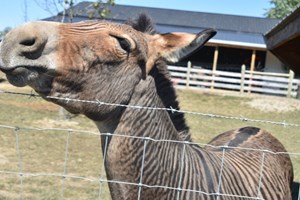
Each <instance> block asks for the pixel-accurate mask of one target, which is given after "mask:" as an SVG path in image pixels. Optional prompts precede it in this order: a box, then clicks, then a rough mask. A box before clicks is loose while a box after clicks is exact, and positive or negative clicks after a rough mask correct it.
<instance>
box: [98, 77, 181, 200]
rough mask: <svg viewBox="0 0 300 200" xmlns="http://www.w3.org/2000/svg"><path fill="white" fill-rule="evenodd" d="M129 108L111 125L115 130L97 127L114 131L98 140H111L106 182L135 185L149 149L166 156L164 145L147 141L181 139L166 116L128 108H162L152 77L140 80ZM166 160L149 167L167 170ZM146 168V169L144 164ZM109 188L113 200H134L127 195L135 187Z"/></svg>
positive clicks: (165, 113)
mask: <svg viewBox="0 0 300 200" xmlns="http://www.w3.org/2000/svg"><path fill="white" fill-rule="evenodd" d="M128 106H129V107H127V108H125V110H124V111H123V113H122V115H121V117H120V119H119V120H118V123H117V124H114V125H115V126H110V125H111V124H106V123H105V122H101V123H96V124H97V125H98V127H99V129H100V131H104V130H105V131H109V130H112V131H113V132H112V133H113V134H112V136H110V137H108V136H102V138H101V139H102V141H103V140H104V139H106V138H110V142H109V145H108V146H106V149H107V152H106V160H105V168H106V173H107V178H108V179H109V180H118V181H123V182H129V183H134V184H136V183H139V181H141V180H140V177H141V176H140V171H141V169H142V163H143V161H142V158H143V157H147V158H148V159H149V149H152V148H154V149H156V150H155V151H157V150H158V149H160V150H161V151H162V152H165V150H164V148H165V147H166V145H164V144H165V143H164V142H153V141H152V140H147V138H152V139H156V140H163V139H164V140H181V138H180V136H179V134H178V133H177V130H176V128H175V126H174V125H173V123H172V120H171V119H170V116H169V114H168V113H167V112H166V111H165V110H153V109H147V108H140V109H137V108H132V107H131V106H140V107H148V108H150V107H151V108H162V107H164V104H163V103H162V101H161V99H160V98H159V96H158V94H157V92H156V90H155V83H154V80H153V78H152V77H148V78H147V79H146V80H141V82H140V83H139V84H138V85H137V86H136V88H135V91H134V93H133V95H132V97H131V100H130V102H129V104H128ZM137 137H139V138H137ZM145 141H148V142H149V143H148V147H149V149H148V147H147V150H146V151H147V153H146V154H147V155H144V153H143V150H144V149H145ZM103 144H104V142H102V148H103ZM167 146H168V145H167ZM104 148H105V147H104ZM168 160H169V159H168V158H167V159H166V157H164V158H163V155H159V156H156V159H155V160H153V161H152V164H153V163H154V162H155V163H156V164H157V165H162V166H167V164H164V162H167V161H168ZM145 162H146V161H145ZM147 162H149V161H147ZM147 166H149V165H148V164H147ZM146 169H147V168H145V170H146ZM157 177H159V175H158V176H157ZM157 177H155V178H157ZM155 181H157V180H155ZM109 186H110V190H111V194H112V197H113V199H114V200H115V199H121V198H120V197H124V199H136V198H131V197H129V196H128V195H130V194H131V195H133V194H137V187H134V186H130V185H124V184H115V183H111V184H109ZM129 191H131V193H130V192H129ZM132 191H135V192H132Z"/></svg>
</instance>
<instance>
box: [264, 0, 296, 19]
mask: <svg viewBox="0 0 300 200" xmlns="http://www.w3.org/2000/svg"><path fill="white" fill-rule="evenodd" d="M299 3H300V0H271V1H270V4H271V5H273V7H271V8H270V9H269V10H268V11H267V12H266V13H265V16H267V17H269V18H277V19H283V18H284V17H285V16H287V15H288V14H290V13H291V12H292V11H293V10H294V9H295V8H296V7H297V6H298V5H299Z"/></svg>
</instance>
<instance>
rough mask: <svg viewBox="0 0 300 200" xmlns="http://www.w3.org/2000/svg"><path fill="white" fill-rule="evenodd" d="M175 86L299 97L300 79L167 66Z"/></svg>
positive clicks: (282, 75) (246, 71) (291, 76)
mask: <svg viewBox="0 0 300 200" xmlns="http://www.w3.org/2000/svg"><path fill="white" fill-rule="evenodd" d="M168 69H169V70H170V73H171V77H172V80H173V82H174V84H175V86H176V87H179V88H180V87H181V88H182V87H185V88H191V89H198V90H208V89H209V90H214V89H221V90H230V91H236V92H240V93H241V94H243V93H248V94H249V93H259V94H266V95H278V96H287V97H296V96H297V95H298V88H299V84H300V80H297V79H294V73H293V72H292V71H290V72H289V73H288V74H283V73H267V72H256V71H249V70H246V68H245V65H243V66H242V70H241V72H240V73H237V72H225V71H217V70H215V71H213V70H208V69H203V68H201V67H197V66H192V64H191V63H190V62H189V63H188V65H187V67H179V66H168Z"/></svg>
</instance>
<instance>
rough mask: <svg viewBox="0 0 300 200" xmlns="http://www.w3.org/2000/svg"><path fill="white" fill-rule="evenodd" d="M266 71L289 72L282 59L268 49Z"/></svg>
mask: <svg viewBox="0 0 300 200" xmlns="http://www.w3.org/2000/svg"><path fill="white" fill-rule="evenodd" d="M264 71H265V72H276V73H288V71H287V69H285V68H284V65H283V64H282V62H280V60H279V59H278V58H277V57H276V56H274V54H272V53H271V52H270V51H267V56H266V64H265V70H264Z"/></svg>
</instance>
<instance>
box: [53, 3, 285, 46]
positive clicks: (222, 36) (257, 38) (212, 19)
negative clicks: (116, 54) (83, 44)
mask: <svg viewBox="0 0 300 200" xmlns="http://www.w3.org/2000/svg"><path fill="white" fill-rule="evenodd" d="M107 7H108V8H109V9H110V10H111V13H110V14H109V15H108V16H107V19H108V20H112V21H117V22H124V21H126V20H128V19H130V18H135V17H136V16H137V15H139V14H140V13H146V14H148V15H149V16H151V18H152V19H153V21H154V22H155V23H156V25H157V29H158V31H159V32H172V31H184V32H193V33H195V32H199V31H201V30H203V29H205V28H214V29H216V30H217V31H218V34H217V35H216V36H215V37H214V38H213V39H212V40H210V43H215V44H219V45H221V44H223V45H228V46H239V47H245V48H258V49H266V45H265V41H264V38H263V34H264V33H265V32H267V31H268V30H270V29H271V28H272V27H274V25H275V24H277V23H278V22H279V20H277V19H270V18H259V17H247V16H237V15H227V14H216V13H205V12H193V11H182V10H172V9H161V8H149V7H138V6H127V5H119V4H118V5H115V6H109V5H108V6H107ZM93 11H94V8H93V5H92V3H91V2H81V3H78V4H77V5H75V6H74V7H73V12H74V16H75V18H74V21H80V20H83V19H87V18H89V16H90V14H91V13H92V12H93ZM49 19H50V20H53V19H54V18H53V17H52V18H48V20H49Z"/></svg>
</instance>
